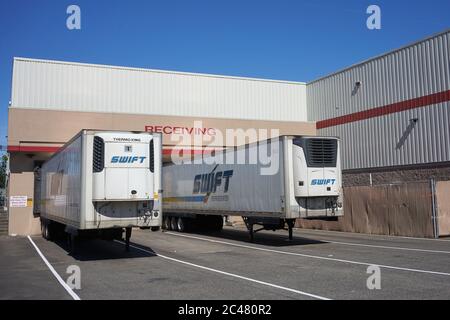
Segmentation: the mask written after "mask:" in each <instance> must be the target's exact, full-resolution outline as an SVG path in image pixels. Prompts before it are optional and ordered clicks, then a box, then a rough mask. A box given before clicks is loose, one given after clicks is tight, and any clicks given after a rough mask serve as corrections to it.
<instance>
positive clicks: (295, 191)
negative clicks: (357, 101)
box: [163, 136, 344, 240]
mask: <svg viewBox="0 0 450 320" xmlns="http://www.w3.org/2000/svg"><path fill="white" fill-rule="evenodd" d="M266 153H267V154H266ZM339 153H340V141H339V139H338V138H334V137H306V136H282V137H279V138H275V139H270V140H267V141H262V142H259V143H254V144H248V145H245V146H242V147H238V148H232V149H229V150H225V151H224V152H223V153H217V154H211V155H209V156H205V157H202V159H200V160H194V161H190V162H184V163H181V164H170V165H167V166H164V167H163V189H164V199H163V209H164V215H163V229H169V230H175V231H181V232H184V231H187V230H189V229H191V228H193V227H197V226H199V225H203V226H206V227H208V228H209V229H211V230H221V229H222V228H223V217H224V216H241V217H242V218H243V220H244V222H245V224H246V226H247V228H248V231H249V234H250V239H251V240H253V237H254V233H255V232H258V231H260V230H274V231H275V230H278V229H287V230H288V231H289V239H290V240H292V229H293V227H294V224H295V220H296V219H298V218H305V219H324V220H325V219H326V220H334V219H337V217H339V216H342V215H343V214H344V212H343V199H342V188H341V181H342V178H341V161H340V157H339ZM255 155H256V156H255ZM267 155H270V157H268V156H267ZM268 159H269V160H270V161H268ZM255 225H260V226H262V227H261V228H260V229H257V230H255V229H254V226H255ZM286 226H287V228H286Z"/></svg>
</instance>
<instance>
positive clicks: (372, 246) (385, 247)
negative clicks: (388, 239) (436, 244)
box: [317, 239, 450, 254]
mask: <svg viewBox="0 0 450 320" xmlns="http://www.w3.org/2000/svg"><path fill="white" fill-rule="evenodd" d="M317 240H318V241H322V242H327V243H333V244H340V245H345V246H356V247H369V248H379V249H391V250H405V251H418V252H428V253H443V254H450V251H440V250H429V249H417V248H406V247H391V246H379V245H373V244H362V243H352V242H340V241H330V240H325V239H317Z"/></svg>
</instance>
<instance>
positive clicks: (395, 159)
mask: <svg viewBox="0 0 450 320" xmlns="http://www.w3.org/2000/svg"><path fill="white" fill-rule="evenodd" d="M449 46H450V31H447V32H444V33H441V34H439V35H436V36H434V37H432V38H429V39H426V40H424V41H421V42H418V43H416V44H413V45H411V46H408V47H405V48H402V49H399V50H396V51H394V52H392V53H389V54H387V55H384V56H381V57H378V58H375V59H373V60H369V61H367V62H363V63H361V64H359V65H356V66H354V67H351V68H349V69H346V70H343V71H341V72H338V73H335V74H333V75H330V76H328V77H325V78H322V79H319V80H317V81H314V82H312V83H310V84H308V85H307V107H308V119H309V120H310V121H321V120H327V119H332V118H336V117H341V116H344V115H349V114H352V113H355V112H360V111H364V110H370V109H373V108H377V107H382V106H387V105H390V104H393V103H397V102H402V101H406V100H411V99H415V98H420V97H423V96H427V95H430V94H435V93H439V92H445V91H448V90H449V89H450V58H449V53H450V47H449ZM358 81H360V82H361V86H360V87H359V89H357V87H356V85H355V84H356V82H358ZM447 96H448V93H447ZM415 118H417V119H418V121H417V123H414V122H412V121H411V120H412V119H415ZM449 123H450V103H449V102H448V101H446V102H442V103H438V104H434V105H427V106H426V107H420V108H415V109H410V110H406V111H402V112H397V113H391V114H388V115H383V116H380V117H372V118H369V119H366V120H361V121H357V122H350V123H346V124H340V125H337V126H332V127H327V128H324V129H322V130H319V134H324V135H332V136H339V137H341V138H342V152H343V153H342V157H343V164H344V168H345V169H361V168H373V167H390V166H396V165H411V164H422V163H431V162H440V161H450V124H449Z"/></svg>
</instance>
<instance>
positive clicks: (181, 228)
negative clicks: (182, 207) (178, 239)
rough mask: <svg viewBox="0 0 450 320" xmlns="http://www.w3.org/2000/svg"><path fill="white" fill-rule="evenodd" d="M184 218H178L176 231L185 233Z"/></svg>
mask: <svg viewBox="0 0 450 320" xmlns="http://www.w3.org/2000/svg"><path fill="white" fill-rule="evenodd" d="M186 229H187V228H186V218H182V217H179V218H178V219H177V231H178V232H186Z"/></svg>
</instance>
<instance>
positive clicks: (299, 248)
mask: <svg viewBox="0 0 450 320" xmlns="http://www.w3.org/2000/svg"><path fill="white" fill-rule="evenodd" d="M74 266H75V268H79V270H80V286H81V288H80V289H71V288H70V287H69V286H68V285H66V284H65V282H67V279H68V278H69V277H70V276H71V275H72V274H73V270H74V269H73V268H74ZM72 280H73V278H72ZM69 282H70V281H69ZM71 283H73V281H72V282H71ZM368 284H369V286H368ZM74 298H80V299H82V300H84V299H119V300H123V299H174V300H182V299H187V300H193V299H200V300H203V299H208V300H209V299H214V300H215V299H225V300H229V299H233V300H236V299H237V300H254V299H258V300H275V299H283V300H284V299H298V300H301V299H312V300H317V299H319V300H320V299H333V300H334V299H387V300H392V299H405V300H406V299H445V300H447V299H450V241H449V240H448V239H439V240H432V239H416V238H401V237H387V236H373V235H361V234H350V233H338V232H327V231H316V230H295V231H294V240H293V241H288V240H287V234H286V232H283V231H278V232H270V231H267V232H266V231H263V232H260V233H258V234H256V236H255V241H254V242H253V243H251V242H249V241H248V235H247V232H246V231H245V230H244V229H239V228H232V227H226V228H225V229H224V230H223V231H222V232H217V233H177V232H170V231H168V232H151V231H149V230H134V231H133V235H132V247H131V250H130V252H125V250H124V245H123V244H122V243H120V242H119V241H114V242H110V241H101V240H85V241H80V242H79V243H78V247H77V253H76V254H75V255H74V256H72V255H70V254H69V253H68V247H67V244H66V243H65V242H51V241H46V240H44V239H43V238H41V237H40V236H33V237H29V238H28V237H6V236H5V237H0V299H74Z"/></svg>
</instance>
